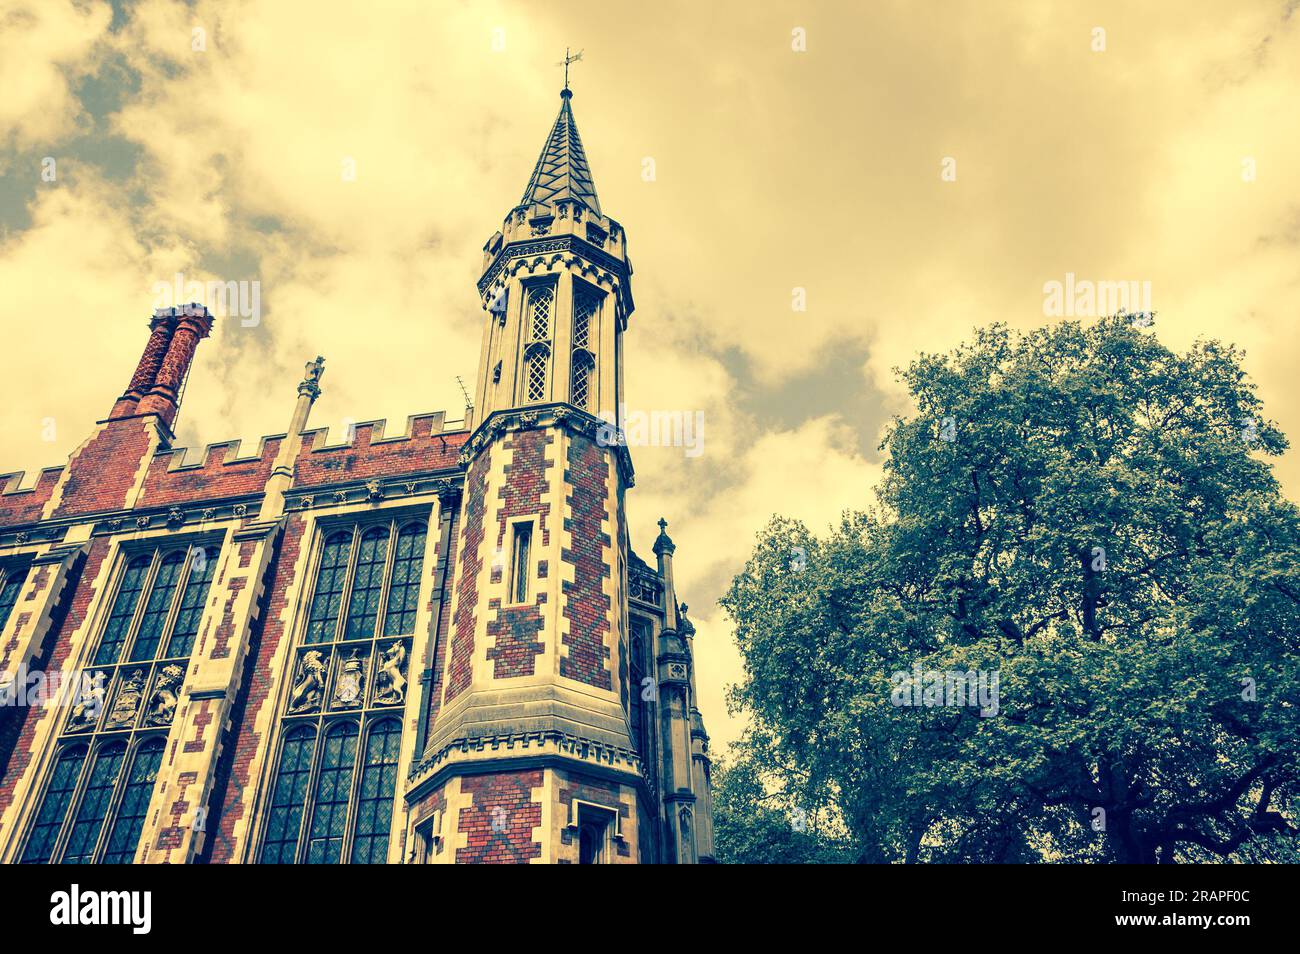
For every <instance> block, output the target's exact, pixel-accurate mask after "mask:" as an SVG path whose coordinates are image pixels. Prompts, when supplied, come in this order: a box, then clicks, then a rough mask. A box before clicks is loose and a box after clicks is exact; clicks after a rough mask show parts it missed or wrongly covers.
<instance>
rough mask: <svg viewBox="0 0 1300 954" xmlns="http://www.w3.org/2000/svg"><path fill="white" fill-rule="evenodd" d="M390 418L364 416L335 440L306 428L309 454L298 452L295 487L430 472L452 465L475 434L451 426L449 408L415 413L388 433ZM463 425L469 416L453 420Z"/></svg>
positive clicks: (305, 449)
mask: <svg viewBox="0 0 1300 954" xmlns="http://www.w3.org/2000/svg"><path fill="white" fill-rule="evenodd" d="M387 423H388V422H387V421H386V420H383V419H380V420H376V421H363V422H361V423H359V424H356V425H354V426H353V427H351V428H349V430H348V433H347V434H346V435H345V437H346V439H345V440H343V441H341V442H339V443H334V444H330V443H327V441H328V439H329V431H328V429H326V428H316V429H313V430H309V431H305V432H304V433H303V453H302V454H301V455H299V457H298V467H297V471H296V474H295V480H294V486H295V487H299V488H301V487H320V486H325V485H328V484H333V483H339V482H342V481H349V480H368V479H370V478H372V477H394V476H400V475H402V474H414V473H421V472H425V471H435V470H448V469H452V468H454V467H456V466H457V463H456V458H457V457H458V456H459V454H460V449H461V446H462V445H463V444H464V443H465V441H466V440H467V439H468V437H469V432H468V431H467V430H464V429H463V428H462V429H459V430H447V429H446V425H447V424H448V422H447V420H446V413H445V412H443V411H436V412H434V413H432V414H413V415H411V416H410V417H408V418H407V419H406V428H405V430H404V431H403V432H402V433H401V434H395V435H393V436H391V437H388V436H385V434H384V431H385V429H386V428H387ZM450 423H452V424H454V425H463V423H464V422H463V421H453V422H450Z"/></svg>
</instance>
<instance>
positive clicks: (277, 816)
mask: <svg viewBox="0 0 1300 954" xmlns="http://www.w3.org/2000/svg"><path fill="white" fill-rule="evenodd" d="M315 748H316V727H315V726H314V725H299V726H295V727H294V728H292V729H290V730H289V731H288V732H287V733H286V734H285V737H284V747H283V748H282V750H281V752H280V772H279V774H278V775H277V777H276V780H275V794H274V795H272V797H271V808H270V811H268V812H267V822H266V836H265V838H264V840H263V842H262V862H263V864H270V865H287V864H293V862H294V859H295V856H296V855H297V851H298V834H299V829H300V828H301V827H302V816H303V807H304V805H305V804H306V801H307V782H308V781H309V780H310V778H311V762H312V755H313V753H314V750H315Z"/></svg>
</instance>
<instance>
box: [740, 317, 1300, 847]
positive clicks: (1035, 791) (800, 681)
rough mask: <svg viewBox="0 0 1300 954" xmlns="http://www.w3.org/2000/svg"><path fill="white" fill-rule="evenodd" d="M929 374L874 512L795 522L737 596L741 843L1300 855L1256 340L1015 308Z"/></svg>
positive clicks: (1288, 612) (1278, 546)
mask: <svg viewBox="0 0 1300 954" xmlns="http://www.w3.org/2000/svg"><path fill="white" fill-rule="evenodd" d="M902 380H903V381H904V382H905V383H906V385H907V387H908V390H909V391H910V394H911V397H912V401H913V404H914V408H915V411H914V413H912V414H911V415H910V416H906V417H903V416H900V417H896V418H895V419H894V420H893V421H892V423H891V424H890V425H889V426H888V427H887V428H886V431H885V434H884V438H883V440H882V443H881V446H880V449H881V451H882V453H883V455H884V478H883V480H882V482H881V484H880V486H879V487H878V488H877V491H876V499H875V502H874V503H873V504H872V505H870V506H867V507H865V508H864V509H862V510H856V511H849V512H846V514H845V515H844V517H843V519H842V521H841V523H840V524H839V525H838V526H837V527H834V528H831V529H830V531H829V532H827V533H825V534H823V535H820V536H819V535H816V534H814V533H812V532H810V530H809V529H808V528H807V527H805V526H804V525H802V524H800V523H798V522H796V521H792V520H788V519H783V518H774V519H773V520H772V522H771V523H770V525H769V526H768V527H767V528H766V529H765V530H764V531H763V532H762V533H761V534H760V535H759V538H758V542H757V546H756V548H755V550H754V552H753V554H752V555H751V557H750V558H749V560H748V561H747V563H746V565H745V568H744V570H743V572H741V573H740V574H739V575H738V576H737V577H736V578H735V580H734V581H733V583H732V585H731V587H730V589H729V591H728V593H727V594H726V596H724V598H723V599H722V605H723V607H724V609H725V610H726V612H727V613H728V615H729V616H730V617H731V618H732V620H733V621H734V624H735V632H736V639H737V641H738V643H739V647H740V650H741V652H742V655H743V658H744V664H745V666H744V675H743V678H742V680H741V682H740V683H739V684H738V685H737V686H735V687H733V689H732V691H731V699H730V703H731V705H732V706H733V708H734V709H736V710H738V711H739V712H741V713H743V714H745V715H747V716H749V721H750V729H749V730H748V732H747V734H746V736H745V737H744V739H743V740H742V742H741V743H740V744H739V745H738V746H737V748H736V751H735V753H734V754H733V764H732V765H731V766H730V767H729V768H728V770H727V771H726V772H724V773H722V776H721V780H720V784H719V796H718V813H719V821H718V849H719V854H720V856H721V857H723V858H724V859H730V860H747V861H762V860H770V861H783V860H826V859H828V858H829V857H831V856H832V855H833V856H834V857H842V858H844V859H846V860H852V861H927V862H943V861H986V862H1006V861H1115V862H1153V861H1160V862H1169V861H1198V860H1217V859H1223V858H1230V859H1238V860H1240V859H1246V860H1262V859H1294V858H1295V857H1297V852H1296V847H1295V845H1296V827H1295V823H1296V819H1297V811H1296V809H1297V808H1300V802H1297V801H1296V799H1297V795H1298V794H1300V792H1298V785H1297V776H1298V774H1300V755H1298V753H1300V745H1298V744H1297V743H1298V742H1300V739H1298V736H1300V718H1298V716H1300V708H1298V707H1300V653H1298V649H1300V635H1298V625H1297V624H1298V623H1300V571H1298V570H1297V566H1298V565H1300V559H1298V558H1300V512H1298V511H1297V508H1296V506H1295V505H1294V504H1293V503H1291V502H1290V501H1288V500H1286V499H1285V498H1284V497H1283V496H1282V494H1281V492H1280V490H1279V487H1278V484H1277V481H1276V479H1275V478H1274V476H1273V473H1272V469H1271V467H1270V466H1269V464H1268V460H1267V458H1268V457H1269V456H1271V455H1277V454H1280V453H1281V452H1282V451H1283V450H1284V449H1285V447H1286V442H1285V439H1284V438H1283V436H1282V434H1281V433H1280V432H1279V431H1278V429H1277V428H1276V427H1275V426H1274V424H1273V423H1271V422H1270V421H1268V420H1266V419H1265V418H1264V416H1263V409H1262V407H1261V403H1260V401H1259V399H1258V398H1257V396H1256V394H1255V390H1254V387H1253V385H1252V384H1251V383H1250V382H1249V381H1248V379H1247V377H1246V375H1245V373H1244V371H1243V370H1242V356H1241V354H1240V352H1238V351H1237V350H1235V349H1234V348H1232V347H1230V346H1226V345H1223V344H1220V343H1218V342H1214V341H1202V342H1199V343H1197V344H1196V345H1195V346H1193V347H1192V348H1191V349H1190V350H1188V351H1187V352H1186V353H1184V354H1177V353H1174V352H1172V351H1171V350H1169V349H1168V348H1166V347H1165V346H1164V345H1162V344H1161V343H1160V341H1159V340H1158V339H1157V337H1156V336H1155V335H1154V334H1153V333H1151V332H1149V331H1145V330H1143V329H1142V328H1140V327H1137V326H1135V323H1134V322H1132V321H1131V320H1128V319H1126V318H1125V317H1123V316H1116V317H1111V318H1107V319H1103V320H1101V321H1098V322H1093V323H1079V322H1065V323H1059V324H1054V325H1052V326H1050V327H1046V328H1043V329H1040V330H1037V331H1034V332H1030V333H1024V334H1021V333H1015V332H1012V331H1010V330H1008V329H1007V328H1006V327H1004V326H1001V325H996V326H993V327H991V328H987V329H983V330H979V331H977V332H976V334H975V337H974V339H973V341H971V342H969V343H967V344H965V345H963V346H962V347H960V348H958V349H957V350H955V351H954V352H952V353H950V354H942V355H922V356H920V357H919V358H918V359H917V360H916V361H914V362H913V363H912V364H911V365H910V366H909V367H908V368H907V369H906V370H905V371H903V372H902ZM866 495H867V490H866V489H865V488H864V498H865V497H866ZM946 674H956V675H957V676H959V677H960V676H962V675H964V674H968V676H969V678H970V679H971V681H972V684H973V683H974V682H975V680H976V679H977V678H978V679H979V680H980V682H979V684H980V686H981V687H983V688H984V689H985V690H988V689H990V688H991V689H994V690H995V691H996V704H995V705H993V706H988V705H985V706H982V707H981V706H980V705H974V704H970V703H971V700H970V699H964V700H963V697H962V696H961V695H960V694H959V693H954V692H953V688H954V686H953V677H952V676H951V675H946ZM945 679H946V680H947V681H946V684H945V681H944V680H945ZM936 680H937V681H936ZM957 685H958V687H960V685H961V680H960V679H958V680H957ZM913 690H915V691H913ZM923 690H924V691H923ZM985 701H987V699H986V700H985ZM900 702H901V703H908V702H911V703H914V704H900ZM773 813H775V814H776V816H777V817H780V818H783V819H785V820H786V823H787V824H789V820H790V819H791V818H792V817H793V818H796V819H807V820H808V826H809V827H808V829H807V830H808V831H811V832H812V833H813V834H814V835H815V841H816V844H815V845H814V846H813V847H814V848H815V850H813V849H810V848H809V847H808V844H807V841H808V840H807V839H804V840H803V841H802V842H800V841H798V840H797V839H796V840H795V842H794V843H795V848H794V849H791V848H790V845H791V844H792V842H791V841H790V839H785V840H782V839H780V838H776V837H757V836H756V835H757V834H761V832H758V833H756V830H755V826H756V825H759V824H760V823H761V824H763V825H768V826H770V824H771V822H772V819H773ZM794 827H795V829H796V830H797V829H798V825H797V824H796V825H795V826H794ZM768 834H769V835H770V834H771V833H770V832H769V833H768ZM828 846H829V847H828ZM818 852H821V854H817V853H818ZM826 852H830V854H826ZM813 855H815V856H816V857H815V858H814V857H812V856H813Z"/></svg>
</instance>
